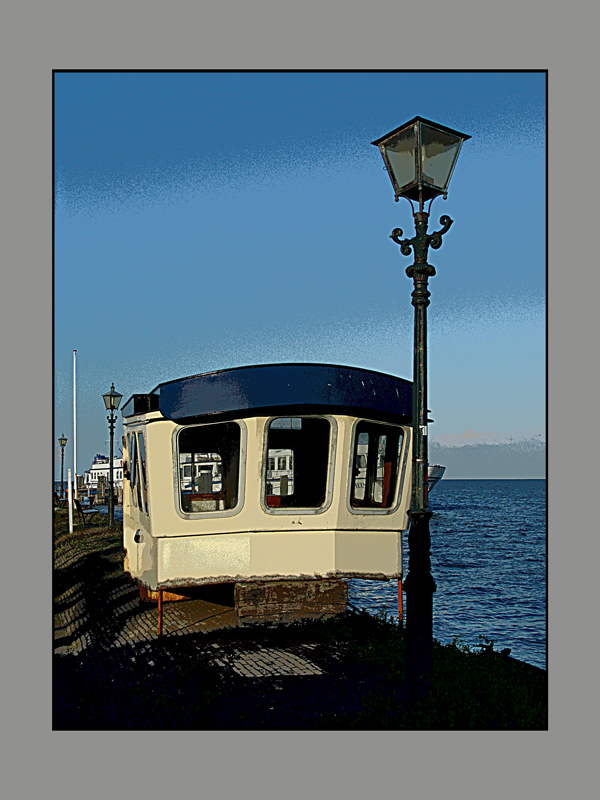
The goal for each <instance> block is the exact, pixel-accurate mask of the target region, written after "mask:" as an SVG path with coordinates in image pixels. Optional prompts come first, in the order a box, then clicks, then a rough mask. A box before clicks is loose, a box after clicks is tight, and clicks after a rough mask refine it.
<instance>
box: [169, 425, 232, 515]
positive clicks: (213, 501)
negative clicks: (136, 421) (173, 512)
mask: <svg viewBox="0 0 600 800" xmlns="http://www.w3.org/2000/svg"><path fill="white" fill-rule="evenodd" d="M240 440H241V431H240V426H239V425H238V424H237V423H236V422H223V423H219V424H216V425H194V426H190V427H189V428H185V429H184V430H182V431H181V432H180V434H179V437H178V471H179V495H180V502H181V508H182V510H183V511H185V512H187V513H196V512H206V511H226V510H228V509H231V508H235V506H236V505H237V502H238V486H239V469H240Z"/></svg>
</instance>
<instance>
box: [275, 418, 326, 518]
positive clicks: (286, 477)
mask: <svg viewBox="0 0 600 800" xmlns="http://www.w3.org/2000/svg"><path fill="white" fill-rule="evenodd" d="M330 441H331V423H330V422H329V420H327V419H325V418H323V417H278V418H277V419H274V420H272V421H271V423H270V424H269V427H268V430H267V453H266V455H267V458H266V464H265V466H266V469H265V473H266V474H265V476H264V485H265V502H266V505H267V507H268V508H321V507H322V506H323V505H325V500H326V497H327V475H328V467H329V451H330Z"/></svg>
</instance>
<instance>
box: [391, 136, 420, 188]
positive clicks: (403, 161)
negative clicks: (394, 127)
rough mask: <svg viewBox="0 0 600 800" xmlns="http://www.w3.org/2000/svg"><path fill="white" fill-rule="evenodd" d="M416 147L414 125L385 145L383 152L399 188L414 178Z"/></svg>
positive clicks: (411, 181)
mask: <svg viewBox="0 0 600 800" xmlns="http://www.w3.org/2000/svg"><path fill="white" fill-rule="evenodd" d="M416 147H417V140H416V135H415V129H414V126H411V127H410V128H408V129H407V130H405V131H402V132H401V133H399V134H398V136H397V137H396V138H395V139H393V140H392V141H391V142H389V143H388V144H386V145H385V152H386V155H387V157H388V159H389V162H390V166H391V168H392V172H393V173H394V178H395V179H396V183H397V185H398V188H399V189H401V188H402V187H403V186H406V185H407V184H409V183H413V182H414V181H415V180H416V177H417V176H416V171H415V150H416Z"/></svg>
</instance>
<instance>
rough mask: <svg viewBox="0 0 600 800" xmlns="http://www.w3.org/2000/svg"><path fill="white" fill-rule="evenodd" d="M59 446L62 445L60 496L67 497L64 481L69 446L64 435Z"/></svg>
mask: <svg viewBox="0 0 600 800" xmlns="http://www.w3.org/2000/svg"><path fill="white" fill-rule="evenodd" d="M58 444H59V445H60V496H61V498H63V497H64V496H65V485H64V480H63V472H64V469H63V468H64V463H65V447H66V446H67V438H66V436H65V435H64V433H63V435H62V436H61V437H60V438H59V440H58Z"/></svg>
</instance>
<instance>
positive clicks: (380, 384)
mask: <svg viewBox="0 0 600 800" xmlns="http://www.w3.org/2000/svg"><path fill="white" fill-rule="evenodd" d="M136 398H138V400H137V402H136ZM142 398H145V402H144V401H142ZM157 401H158V402H157ZM136 406H137V407H136ZM157 407H158V409H159V410H160V411H161V413H162V414H163V415H164V416H165V417H167V418H168V419H172V420H174V421H176V422H179V423H185V422H193V421H196V420H198V419H199V418H201V417H206V416H207V415H210V416H213V415H216V416H219V417H224V416H228V417H230V418H231V417H233V416H237V417H240V416H256V415H259V414H261V413H284V412H286V413H289V414H292V413H336V412H337V413H348V414H352V415H363V414H367V413H368V414H370V415H371V416H373V417H375V418H379V417H381V418H383V419H395V420H397V421H398V422H410V421H411V420H412V383H411V382H410V381H406V380H403V379H402V378H396V377H394V376H393V375H386V374H384V373H382V372H374V371H372V370H366V369H358V368H356V367H343V366H337V365H333V364H259V365H256V366H249V367H237V368H234V369H224V370H219V371H218V372H206V373H204V374H201V375H192V376H190V377H188V378H180V379H178V380H175V381H167V382H166V383H161V384H160V386H158V387H157V388H156V389H155V390H154V391H153V392H152V393H151V394H150V395H134V396H133V397H132V398H131V399H130V400H129V401H128V402H127V404H126V405H125V406H124V408H123V416H130V415H132V414H136V413H143V412H145V411H149V410H151V409H152V408H157Z"/></svg>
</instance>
